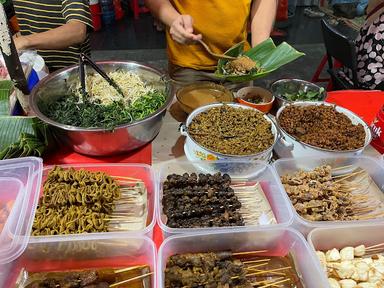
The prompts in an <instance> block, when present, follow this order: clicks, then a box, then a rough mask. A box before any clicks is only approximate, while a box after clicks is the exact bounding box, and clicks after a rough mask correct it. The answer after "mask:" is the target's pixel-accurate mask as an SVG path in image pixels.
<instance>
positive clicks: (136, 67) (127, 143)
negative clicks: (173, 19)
mask: <svg viewBox="0 0 384 288" xmlns="http://www.w3.org/2000/svg"><path fill="white" fill-rule="evenodd" d="M97 64H98V65H99V66H100V67H101V68H102V69H103V70H104V71H106V72H107V73H108V72H112V71H115V70H117V69H123V70H125V71H130V72H133V73H136V74H138V75H139V76H141V78H142V79H143V80H144V81H145V82H146V83H147V84H149V85H151V86H153V87H155V88H156V89H159V90H166V91H167V99H166V102H165V103H164V105H163V106H162V107H161V108H159V109H158V110H157V111H156V112H155V113H153V114H151V115H149V116H147V117H146V118H144V119H142V120H139V121H135V122H133V123H130V124H124V125H120V126H118V127H116V128H115V129H114V130H113V131H108V130H106V129H103V128H80V127H75V126H70V125H64V124H61V123H58V122H55V121H53V120H51V119H49V118H48V117H46V116H45V115H44V114H43V113H42V112H41V107H42V105H46V104H47V103H52V102H54V101H56V100H57V99H59V98H60V97H63V96H64V95H68V89H69V86H70V85H71V84H72V83H76V82H78V81H79V79H78V78H79V76H78V66H77V65H74V66H70V67H68V68H64V69H61V70H59V71H56V72H55V73H52V74H50V75H49V76H48V77H46V78H44V79H43V80H42V81H40V82H39V84H38V85H37V86H36V87H35V88H34V89H33V91H32V93H31V95H30V106H31V109H32V111H33V113H34V114H35V115H36V116H37V117H38V118H39V119H41V120H42V121H44V122H45V123H48V124H49V125H51V126H52V128H53V131H54V133H55V136H56V137H57V139H58V141H59V142H60V143H63V144H64V145H66V146H69V147H70V148H72V149H73V150H74V151H76V152H78V153H81V154H86V155H91V156H110V155H115V154H120V153H125V152H129V151H132V150H134V149H137V148H139V147H141V146H144V145H145V144H147V143H149V142H151V141H152V140H153V139H154V138H155V137H156V136H157V134H158V133H159V131H160V128H161V125H162V120H163V117H164V116H165V113H166V110H167V107H168V106H169V105H170V104H171V102H172V98H173V97H172V96H171V94H170V93H169V89H168V85H167V83H166V82H164V81H163V79H162V78H163V77H162V73H161V72H160V71H159V70H157V69H154V68H152V67H149V66H146V65H143V64H140V63H136V62H132V61H103V62H97ZM87 69H88V71H87V72H88V73H94V71H93V70H91V68H88V67H87Z"/></svg>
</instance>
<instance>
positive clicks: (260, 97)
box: [236, 87, 275, 113]
mask: <svg viewBox="0 0 384 288" xmlns="http://www.w3.org/2000/svg"><path fill="white" fill-rule="evenodd" d="M236 99H237V102H239V103H240V104H244V105H247V106H250V107H252V108H256V109H257V110H259V111H261V112H263V113H268V112H269V111H270V110H271V108H272V105H273V102H274V101H275V97H274V96H273V95H272V93H271V92H269V91H268V90H267V89H264V88H261V87H244V88H241V89H240V90H239V91H237V93H236Z"/></svg>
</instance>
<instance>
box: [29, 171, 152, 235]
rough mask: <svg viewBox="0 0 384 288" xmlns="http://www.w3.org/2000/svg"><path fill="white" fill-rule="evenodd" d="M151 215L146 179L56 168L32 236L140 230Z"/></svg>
mask: <svg viewBox="0 0 384 288" xmlns="http://www.w3.org/2000/svg"><path fill="white" fill-rule="evenodd" d="M147 214H148V207H147V190H146V187H145V184H144V182H143V181H142V180H139V179H133V178H129V177H123V176H120V177H119V176H110V175H108V174H107V173H105V172H100V171H96V172H94V171H88V170H85V169H79V170H76V169H74V168H69V169H64V168H62V167H59V166H56V167H55V168H53V169H52V170H50V171H49V172H48V175H47V179H46V181H45V182H44V185H43V195H42V197H41V198H40V200H39V205H38V208H37V210H36V215H35V219H34V222H33V227H32V235H33V236H44V235H61V234H78V233H93V232H107V231H108V232H109V231H121V230H140V229H143V228H144V227H145V225H146V219H147Z"/></svg>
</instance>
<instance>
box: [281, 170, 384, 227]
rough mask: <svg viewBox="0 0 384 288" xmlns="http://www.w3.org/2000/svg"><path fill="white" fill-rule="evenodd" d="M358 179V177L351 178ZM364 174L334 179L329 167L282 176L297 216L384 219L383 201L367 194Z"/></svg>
mask: <svg viewBox="0 0 384 288" xmlns="http://www.w3.org/2000/svg"><path fill="white" fill-rule="evenodd" d="M352 176H355V177H352ZM368 177H369V175H368V174H367V173H366V172H365V171H363V170H360V171H357V172H354V173H350V174H346V175H341V176H337V177H332V168H331V167H330V166H320V167H317V168H315V169H314V170H312V171H302V170H300V171H298V172H297V173H295V174H293V175H285V176H282V177H281V181H282V183H283V185H284V188H285V190H286V192H287V194H288V196H289V198H290V200H291V202H292V204H293V206H294V207H295V209H296V211H297V213H298V214H299V215H300V216H301V217H303V218H305V219H306V220H309V221H348V220H368V219H373V218H379V217H383V216H384V210H383V204H382V202H381V200H380V199H373V198H374V197H369V196H370V195H368V194H367V193H368V192H367V188H368V186H369V184H367V182H369V181H367V179H368Z"/></svg>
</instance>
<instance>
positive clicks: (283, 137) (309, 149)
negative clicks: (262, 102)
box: [274, 102, 372, 159]
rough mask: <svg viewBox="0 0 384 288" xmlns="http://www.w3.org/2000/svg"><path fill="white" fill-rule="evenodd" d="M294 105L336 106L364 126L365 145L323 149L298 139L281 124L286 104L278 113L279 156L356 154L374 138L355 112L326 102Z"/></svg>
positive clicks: (319, 156) (277, 144)
mask: <svg viewBox="0 0 384 288" xmlns="http://www.w3.org/2000/svg"><path fill="white" fill-rule="evenodd" d="M290 105H294V106H310V105H327V106H334V107H335V109H336V111H338V112H340V113H343V114H345V115H346V116H347V117H348V118H349V119H351V121H352V123H353V124H361V125H363V127H364V130H365V143H364V146H363V147H361V148H359V149H355V150H348V151H335V150H329V149H323V148H319V147H315V146H313V145H309V144H306V143H304V142H302V141H299V140H297V139H296V138H294V137H293V136H291V135H289V134H288V133H287V132H285V131H284V129H282V128H281V127H280V125H279V116H280V114H281V113H282V112H283V111H284V109H285V108H286V107H287V106H288V105H285V106H283V107H281V108H280V109H279V110H278V111H277V114H276V125H277V127H278V129H279V130H280V137H279V139H278V141H277V143H276V145H275V148H274V149H275V152H276V153H277V155H278V156H279V158H292V157H294V158H296V157H318V158H319V159H320V158H327V157H335V158H337V157H340V156H356V155H360V154H362V153H363V151H364V149H365V148H366V147H367V146H368V145H369V143H370V142H371V139H372V134H371V130H370V129H369V127H368V125H367V124H366V123H365V122H364V121H363V120H362V119H361V118H360V117H359V116H357V115H356V114H355V113H353V112H351V111H349V110H347V109H345V108H343V107H340V106H337V105H334V104H330V103H326V102H295V103H293V104H290Z"/></svg>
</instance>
